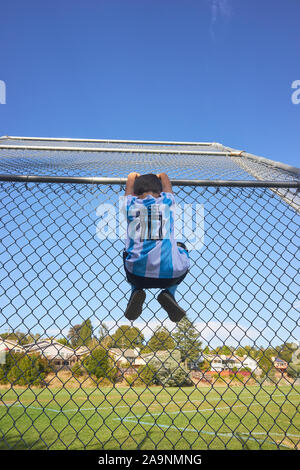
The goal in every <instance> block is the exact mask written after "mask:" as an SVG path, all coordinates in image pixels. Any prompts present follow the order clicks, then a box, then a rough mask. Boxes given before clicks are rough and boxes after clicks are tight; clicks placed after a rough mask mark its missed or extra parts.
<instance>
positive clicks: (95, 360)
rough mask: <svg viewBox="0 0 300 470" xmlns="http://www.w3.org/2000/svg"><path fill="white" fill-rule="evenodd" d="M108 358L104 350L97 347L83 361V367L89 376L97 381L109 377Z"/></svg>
mask: <svg viewBox="0 0 300 470" xmlns="http://www.w3.org/2000/svg"><path fill="white" fill-rule="evenodd" d="M109 362H110V361H109V357H108V354H107V352H106V351H105V349H103V348H101V347H99V348H96V349H93V351H92V352H91V354H90V355H89V356H87V357H86V358H85V359H84V361H83V367H84V368H85V370H86V371H87V372H88V373H89V374H90V375H95V376H96V377H97V379H100V378H102V377H108V376H109V369H110V364H109Z"/></svg>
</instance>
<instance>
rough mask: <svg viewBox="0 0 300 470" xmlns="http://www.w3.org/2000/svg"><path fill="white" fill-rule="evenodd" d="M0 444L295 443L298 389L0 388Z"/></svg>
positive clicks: (299, 419) (299, 439)
mask: <svg viewBox="0 0 300 470" xmlns="http://www.w3.org/2000/svg"><path fill="white" fill-rule="evenodd" d="M0 397H1V399H0V438H1V439H0V449H10V448H13V449H26V448H31V449H47V448H49V449H66V448H68V449H106V450H109V449H124V450H129V449H142V450H151V449H159V450H165V449H179V450H180V449H182V450H186V449H225V448H227V449H270V450H271V449H279V448H280V449H296V448H299V443H300V414H299V402H300V388H299V387H298V388H296V387H289V386H286V387H264V388H260V387H232V388H227V387H214V388H213V389H212V388H209V387H207V388H204V387H203V388H194V387H193V388H191V387H190V388H181V389H179V388H166V389H164V388H160V387H153V388H146V387H144V388H143V387H139V388H138V387H134V388H128V387H115V388H109V387H103V388H102V389H101V388H96V387H95V388H83V387H81V388H78V389H72V388H70V389H67V387H66V388H60V389H54V388H53V389H50V388H48V389H37V388H33V389H28V388H24V389H22V388H18V389H6V390H5V389H2V390H0Z"/></svg>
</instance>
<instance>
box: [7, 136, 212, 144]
mask: <svg viewBox="0 0 300 470" xmlns="http://www.w3.org/2000/svg"><path fill="white" fill-rule="evenodd" d="M0 139H11V140H29V141H30V140H31V141H49V142H102V143H106V144H110V143H113V144H115V143H119V144H149V145H152V144H153V145H195V146H197V145H199V146H205V145H207V146H210V145H219V144H217V143H215V142H182V141H180V142H176V141H170V140H161V141H159V140H119V139H72V138H69V137H20V136H8V135H7V136H2V137H0Z"/></svg>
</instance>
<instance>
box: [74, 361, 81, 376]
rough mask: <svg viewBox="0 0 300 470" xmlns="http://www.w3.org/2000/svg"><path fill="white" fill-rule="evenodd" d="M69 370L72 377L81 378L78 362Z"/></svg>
mask: <svg viewBox="0 0 300 470" xmlns="http://www.w3.org/2000/svg"><path fill="white" fill-rule="evenodd" d="M71 370H72V375H73V377H81V376H82V375H83V370H82V367H81V365H80V364H79V362H76V364H74V366H73V367H72V369H71Z"/></svg>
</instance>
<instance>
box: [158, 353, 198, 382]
mask: <svg viewBox="0 0 300 470" xmlns="http://www.w3.org/2000/svg"><path fill="white" fill-rule="evenodd" d="M155 382H156V383H157V384H159V385H162V386H164V387H183V386H187V385H192V381H191V379H190V378H189V372H188V370H187V368H186V367H185V366H184V365H183V364H179V363H178V362H177V361H175V360H174V359H171V358H170V359H168V360H167V361H166V362H164V364H163V365H162V366H161V367H159V368H158V369H157V371H156V373H155Z"/></svg>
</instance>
